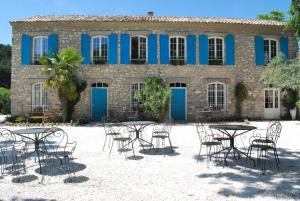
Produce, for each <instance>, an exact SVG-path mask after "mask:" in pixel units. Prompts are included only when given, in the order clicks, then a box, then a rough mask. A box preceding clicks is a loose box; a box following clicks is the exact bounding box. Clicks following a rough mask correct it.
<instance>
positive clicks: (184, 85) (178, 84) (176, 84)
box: [170, 82, 186, 87]
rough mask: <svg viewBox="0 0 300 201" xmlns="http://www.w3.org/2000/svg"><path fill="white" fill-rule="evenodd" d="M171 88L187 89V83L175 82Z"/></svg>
mask: <svg viewBox="0 0 300 201" xmlns="http://www.w3.org/2000/svg"><path fill="white" fill-rule="evenodd" d="M170 87H186V83H181V82H174V83H171V84H170Z"/></svg>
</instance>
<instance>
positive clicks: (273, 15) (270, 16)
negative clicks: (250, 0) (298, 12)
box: [257, 10, 285, 22]
mask: <svg viewBox="0 0 300 201" xmlns="http://www.w3.org/2000/svg"><path fill="white" fill-rule="evenodd" d="M257 19H261V20H275V21H280V22H283V21H285V14H284V12H282V11H279V10H272V11H271V12H270V13H267V14H260V15H257Z"/></svg>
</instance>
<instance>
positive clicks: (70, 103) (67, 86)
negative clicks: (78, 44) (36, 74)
mask: <svg viewBox="0 0 300 201" xmlns="http://www.w3.org/2000/svg"><path fill="white" fill-rule="evenodd" d="M82 59H83V57H82V56H81V54H80V53H79V52H78V51H77V50H76V49H75V48H66V49H63V50H61V51H60V52H59V53H58V54H53V56H52V57H47V56H43V57H41V58H40V63H41V64H42V65H43V66H42V67H41V68H40V73H41V74H42V75H46V76H47V80H46V81H45V83H44V87H45V88H53V89H56V90H57V92H58V97H59V99H60V101H61V104H62V106H63V120H64V121H65V122H69V121H70V120H71V119H72V113H73V111H74V107H75V105H76V103H77V102H78V101H79V100H80V93H81V92H82V91H83V90H84V89H85V88H86V86H87V83H86V81H82V80H81V79H80V78H79V77H78V75H77V73H78V66H77V65H78V64H80V63H81V62H82Z"/></svg>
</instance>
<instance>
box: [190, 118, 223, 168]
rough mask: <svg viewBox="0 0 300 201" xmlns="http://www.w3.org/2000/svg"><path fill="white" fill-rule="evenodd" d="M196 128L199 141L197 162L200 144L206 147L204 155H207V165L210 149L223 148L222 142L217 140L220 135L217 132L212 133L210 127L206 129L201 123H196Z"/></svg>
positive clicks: (209, 158)
mask: <svg viewBox="0 0 300 201" xmlns="http://www.w3.org/2000/svg"><path fill="white" fill-rule="evenodd" d="M196 130H197V134H198V138H199V141H200V149H199V154H198V158H197V163H198V162H199V158H200V155H201V151H202V146H205V147H206V156H207V166H208V162H209V160H211V149H212V148H213V149H214V151H215V152H217V151H219V150H221V149H223V144H222V142H221V141H219V140H217V138H218V137H220V136H219V135H218V134H214V133H213V131H212V130H211V129H209V128H208V129H206V128H205V126H204V125H203V123H201V122H200V123H197V124H196Z"/></svg>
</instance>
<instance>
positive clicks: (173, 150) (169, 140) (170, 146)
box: [168, 137, 174, 152]
mask: <svg viewBox="0 0 300 201" xmlns="http://www.w3.org/2000/svg"><path fill="white" fill-rule="evenodd" d="M168 139H169V144H170V148H171V151H172V152H174V150H173V146H172V143H171V139H170V137H168Z"/></svg>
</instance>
